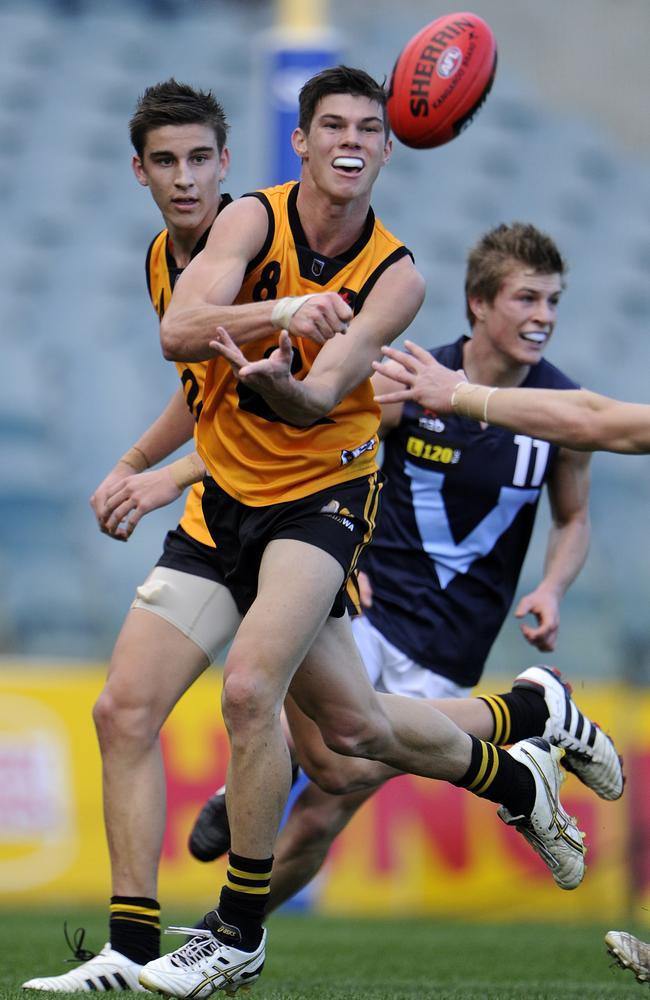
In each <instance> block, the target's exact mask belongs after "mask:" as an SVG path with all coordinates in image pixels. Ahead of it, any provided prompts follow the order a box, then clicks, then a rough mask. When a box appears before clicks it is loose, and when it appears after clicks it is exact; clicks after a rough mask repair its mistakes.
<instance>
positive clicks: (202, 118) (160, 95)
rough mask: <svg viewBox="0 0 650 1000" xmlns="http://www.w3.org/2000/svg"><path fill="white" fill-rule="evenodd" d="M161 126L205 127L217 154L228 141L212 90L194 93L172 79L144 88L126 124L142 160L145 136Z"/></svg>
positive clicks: (221, 113)
mask: <svg viewBox="0 0 650 1000" xmlns="http://www.w3.org/2000/svg"><path fill="white" fill-rule="evenodd" d="M164 125H207V126H209V127H210V128H211V129H213V131H214V134H215V138H216V140H217V149H218V151H219V152H221V150H222V149H223V147H224V146H225V144H226V139H227V138H228V128H229V125H228V121H227V119H226V113H225V111H224V110H223V108H222V106H221V104H220V103H219V101H218V100H217V99H216V97H215V96H214V94H213V93H212V91H211V90H207V91H205V90H195V89H194V87H190V86H189V84H187V83H178V82H177V81H176V80H175V79H174V78H173V77H171V79H169V80H165V81H164V82H163V83H156V84H154V85H153V86H152V87H147V89H146V90H145V92H144V94H142V96H141V97H140V98H139V99H138V103H137V104H136V106H135V111H134V112H133V115H132V116H131V120H130V122H129V132H130V134H131V142H132V143H133V147H134V149H135V151H136V153H137V154H138V156H139V157H142V154H143V152H144V146H145V142H146V138H147V133H148V132H150V131H151V129H154V128H162V127H163V126H164Z"/></svg>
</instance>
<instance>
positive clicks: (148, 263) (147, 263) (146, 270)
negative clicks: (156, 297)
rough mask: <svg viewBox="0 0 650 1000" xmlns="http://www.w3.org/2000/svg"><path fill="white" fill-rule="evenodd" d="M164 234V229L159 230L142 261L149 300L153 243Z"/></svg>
mask: <svg viewBox="0 0 650 1000" xmlns="http://www.w3.org/2000/svg"><path fill="white" fill-rule="evenodd" d="M165 232H167V230H166V229H161V230H160V232H159V233H156V235H155V236H154V238H153V239H152V241H151V243H150V244H149V249H148V250H147V256H146V257H145V261H144V273H145V277H146V279H147V291H148V292H149V298H150V299H151V255H152V253H153V247H154V243H155V242H156V240H157V239H158V238H159V237H160V236H162V234H163V233H165ZM152 301H153V300H152Z"/></svg>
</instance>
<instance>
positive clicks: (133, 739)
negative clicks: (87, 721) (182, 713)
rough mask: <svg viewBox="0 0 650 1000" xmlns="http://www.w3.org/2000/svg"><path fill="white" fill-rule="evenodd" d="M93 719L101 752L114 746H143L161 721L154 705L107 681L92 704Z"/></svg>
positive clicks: (151, 739)
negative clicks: (114, 686)
mask: <svg viewBox="0 0 650 1000" xmlns="http://www.w3.org/2000/svg"><path fill="white" fill-rule="evenodd" d="M92 714H93V721H94V723H95V729H96V731H97V739H98V741H99V746H100V749H101V750H102V752H105V751H107V750H111V749H114V748H120V749H124V750H126V749H127V748H134V747H139V748H142V749H146V748H147V747H149V746H151V745H152V744H153V743H155V741H156V740H157V738H158V733H159V732H160V727H161V725H162V723H163V721H164V719H163V718H160V717H159V714H158V712H157V711H156V709H155V707H154V705H153V704H151V703H150V702H145V701H143V700H142V699H141V698H140V697H138V695H137V692H135V691H130V690H126V691H125V690H119V689H117V690H116V689H114V688H113V687H112V686H111V684H110V682H109V683H107V684H106V686H105V687H104V689H103V691H102V692H101V694H100V695H99V698H98V699H97V701H96V702H95V704H94V706H93V713H92Z"/></svg>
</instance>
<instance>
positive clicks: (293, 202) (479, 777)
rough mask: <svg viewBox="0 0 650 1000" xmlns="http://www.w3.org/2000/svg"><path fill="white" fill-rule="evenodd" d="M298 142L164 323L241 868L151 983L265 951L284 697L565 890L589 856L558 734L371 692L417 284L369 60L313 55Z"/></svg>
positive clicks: (166, 984)
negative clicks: (208, 600) (496, 828)
mask: <svg viewBox="0 0 650 1000" xmlns="http://www.w3.org/2000/svg"><path fill="white" fill-rule="evenodd" d="M293 145H294V149H295V151H296V153H297V154H298V156H299V157H300V159H301V162H302V166H301V174H300V183H299V184H293V183H290V184H286V185H282V186H280V187H279V188H272V189H267V190H266V191H261V192H256V193H255V194H254V195H253V196H251V197H246V198H243V199H241V200H240V201H238V202H235V203H233V204H232V205H230V206H228V208H227V209H226V210H225V211H224V212H223V214H222V215H221V216H220V218H219V219H218V220H217V222H216V224H215V225H214V227H213V229H212V232H211V235H210V237H209V239H208V242H207V244H206V247H205V250H204V252H203V253H202V254H201V255H200V256H199V257H198V258H196V259H195V260H194V261H193V262H192V263H191V264H190V265H189V267H188V268H187V269H186V271H185V272H184V274H183V276H182V278H181V279H180V280H179V282H178V284H177V287H176V291H175V293H174V298H173V301H172V303H171V304H170V307H169V309H168V310H167V312H166V314H165V316H164V317H163V322H162V325H161V339H162V345H163V352H164V354H165V356H166V357H167V358H169V359H170V360H176V361H178V360H207V359H209V363H208V367H207V372H206V383H205V393H204V405H203V410H202V412H201V416H200V418H199V426H198V435H197V446H198V451H199V453H200V455H201V458H202V459H203V461H204V463H205V466H206V469H207V476H206V479H205V481H204V482H205V493H204V497H203V509H204V513H205V515H206V521H207V523H208V527H209V528H210V530H211V532H212V533H213V534H214V535H215V536H216V535H217V534H218V538H219V545H218V549H217V551H216V558H217V560H218V561H220V562H221V565H222V567H223V573H224V579H225V581H226V583H227V585H228V587H229V588H230V590H231V592H232V594H233V596H234V597H235V600H236V603H237V606H238V609H239V610H240V612H241V613H242V615H243V620H242V623H241V625H240V626H239V628H238V630H237V634H236V636H235V639H234V642H233V645H232V647H231V650H230V652H229V654H228V657H227V660H226V664H225V673H224V688H223V714H224V719H225V722H226V726H227V728H228V733H229V737H230V742H231V753H232V756H231V763H230V768H229V774H228V786H227V787H228V816H229V820H230V826H231V835H232V840H231V843H232V848H231V852H230V858H229V865H228V873H227V884H226V885H225V886H224V887H223V889H222V891H221V897H220V900H219V904H218V909H216V910H215V911H213V912H212V913H209V914H207V915H206V918H205V921H206V925H207V927H206V930H205V931H201V932H195V933H194V936H193V937H192V938H191V940H190V941H189V942H188V943H187V944H185V945H183V946H182V947H181V948H180V949H179V950H178V951H176V952H173V953H171V954H170V955H168V956H165V957H164V958H161V959H158V960H157V961H153V962H150V963H148V964H147V965H146V966H145V967H144V968H143V969H142V971H141V973H140V982H141V983H142V984H143V985H144V986H145V987H147V988H148V989H152V990H158V991H159V992H162V993H163V994H166V995H169V996H177V997H188V996H197V995H201V996H209V995H210V994H211V993H212V992H215V991H217V990H220V989H224V990H226V991H228V992H234V991H236V990H237V989H238V988H239V987H240V986H243V985H247V984H249V983H251V982H254V981H255V980H256V979H257V978H258V976H259V974H260V972H261V970H262V967H263V964H264V958H265V941H266V931H265V930H264V929H263V926H262V921H263V916H264V907H265V901H266V899H267V898H268V893H269V885H270V879H271V868H272V855H273V850H274V844H275V839H276V835H277V830H278V824H279V821H280V817H281V814H282V810H283V807H284V804H285V802H286V798H287V794H288V790H289V783H290V762H289V754H288V750H287V745H286V740H285V738H284V734H283V732H282V728H281V724H280V712H281V708H282V705H283V703H284V701H285V698H286V697H287V695H290V698H289V702H291V701H292V700H293V702H295V704H296V705H297V707H298V709H299V710H300V711H302V712H303V713H304V714H305V716H306V717H308V721H311V722H313V723H315V724H316V725H317V726H318V729H319V730H320V733H321V734H322V737H323V740H324V742H325V744H326V745H327V747H328V748H329V749H330V750H332V751H335V752H336V753H338V754H342V755H345V756H351V757H361V758H373V759H377V760H380V761H383V762H384V763H385V764H386V765H387V768H388V770H389V771H390V773H394V770H395V769H396V770H400V771H410V772H413V773H417V774H422V775H425V776H429V777H437V778H444V779H447V780H449V781H452V782H453V783H455V784H457V785H460V786H461V787H466V788H469V789H471V790H472V791H474V792H475V793H476V794H479V795H482V796H484V797H487V798H490V799H491V800H493V801H495V802H499V803H501V804H502V808H501V810H500V815H501V818H502V819H504V820H505V821H506V822H508V823H512V824H513V825H515V826H516V827H517V829H519V830H520V831H521V832H522V834H523V835H524V836H525V837H526V838H527V839H528V840H529V842H530V843H531V844H532V846H533V847H534V849H536V850H537V851H538V852H539V853H540V854H541V856H542V857H543V858H544V859H545V861H546V863H547V864H548V865H549V867H550V868H551V869H552V871H553V875H554V878H555V880H556V882H557V883H558V884H559V885H560V886H561V887H563V888H574V887H575V886H576V885H578V884H579V882H580V881H581V879H582V876H583V873H584V848H583V846H582V840H581V836H580V832H579V830H578V829H577V827H576V825H575V824H574V823H573V822H572V820H571V819H570V818H569V817H568V815H567V814H566V813H565V812H564V810H563V809H562V807H561V804H560V802H559V786H560V780H561V779H560V773H559V766H558V761H559V759H560V758H561V756H562V751H561V750H560V749H559V748H557V747H551V746H550V745H549V744H548V743H546V742H545V741H544V740H539V739H537V740H527V741H522V742H520V743H517V744H516V745H515V746H514V747H513V748H512V750H510V751H504V750H502V749H500V748H499V747H496V746H494V745H493V744H490V743H486V742H484V741H482V740H479V739H476V738H474V737H471V736H469V735H468V734H467V733H465V732H463V731H462V730H460V729H459V728H457V727H456V725H455V724H454V723H453V722H451V721H450V720H449V719H447V718H446V717H444V716H443V715H442V714H441V713H439V712H438V711H436V709H435V708H433V707H432V706H431V705H429V704H427V703H425V702H422V701H417V700H415V699H406V698H403V697H400V696H386V695H385V696H381V695H377V694H376V693H375V691H374V690H373V689H372V687H371V685H370V682H369V680H368V677H367V675H366V673H365V671H364V669H363V665H362V663H361V661H360V659H359V654H358V652H357V650H356V647H355V644H354V640H353V637H352V633H351V629H350V624H349V619H348V617H347V615H346V614H345V606H344V601H343V594H344V588H345V583H346V579H347V578H348V576H349V575H350V573H352V572H353V570H354V568H355V565H356V562H357V559H358V557H359V554H360V552H361V551H362V549H363V547H364V546H365V545H366V544H367V543H368V542H369V541H370V538H371V535H372V528H373V524H374V521H375V518H376V515H377V511H378V504H379V491H380V487H381V483H380V478H379V473H378V470H377V466H376V462H375V456H376V451H377V443H378V439H377V427H378V416H379V411H378V408H377V405H376V404H375V402H374V399H373V395H372V389H371V386H370V382H369V376H370V374H371V372H372V363H373V361H374V360H376V359H377V358H378V356H379V355H380V352H381V347H382V346H383V345H386V344H388V343H390V342H391V341H392V340H393V339H394V338H395V337H396V336H398V335H399V334H400V333H401V332H402V331H403V330H404V329H405V328H406V327H407V326H408V325H409V323H410V322H411V321H412V319H413V318H414V316H415V315H416V313H417V311H418V309H419V307H420V305H421V302H422V298H423V295H424V283H423V280H422V278H421V276H420V275H419V273H418V272H417V270H416V269H415V267H414V265H413V261H412V258H411V256H410V254H409V252H408V251H407V250H406V248H405V247H404V245H403V244H402V243H400V241H399V240H397V239H396V238H395V237H394V236H392V234H390V233H389V232H387V230H385V228H384V227H383V226H382V224H381V223H380V222H379V220H377V219H376V218H375V216H374V214H373V212H372V209H371V207H370V195H371V191H372V186H373V184H374V181H375V180H376V178H377V176H378V174H379V171H380V170H381V168H382V167H383V166H384V164H385V163H386V162H387V161H388V159H389V157H390V151H391V144H390V139H389V134H388V123H387V118H386V94H385V92H384V90H383V88H382V87H380V86H379V85H378V84H377V83H376V82H375V81H374V80H372V79H371V78H370V77H368V75H367V74H365V73H364V72H363V71H361V70H354V69H349V68H347V67H338V68H336V69H331V70H325V71H323V72H322V73H320V74H318V75H317V76H316V77H314V78H312V79H311V80H310V81H308V82H307V84H306V85H305V86H304V87H303V89H302V91H301V94H300V119H299V126H298V128H297V129H296V130H295V131H294V134H293ZM278 330H279V331H280V332H279V335H278ZM242 348H244V350H245V354H244V353H243V352H242ZM471 627H472V623H471V622H468V628H471Z"/></svg>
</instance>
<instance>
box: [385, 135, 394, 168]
mask: <svg viewBox="0 0 650 1000" xmlns="http://www.w3.org/2000/svg"><path fill="white" fill-rule="evenodd" d="M392 154H393V140H392V139H390V138H388V139H386V142H385V143H384V163H388V161H389V160H390V158H391V156H392Z"/></svg>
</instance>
